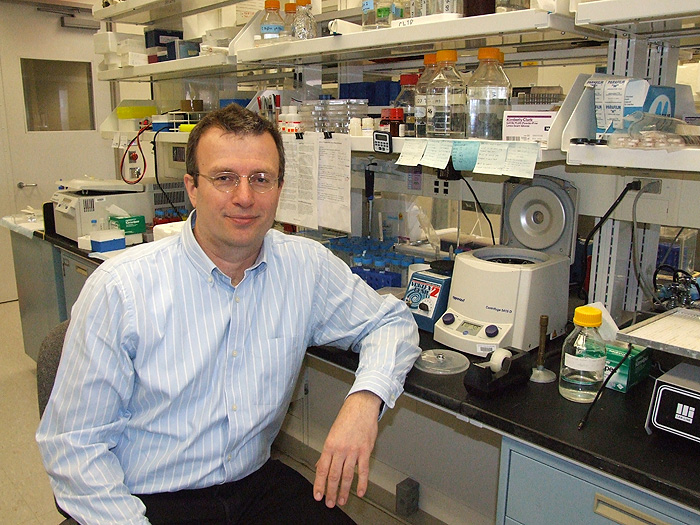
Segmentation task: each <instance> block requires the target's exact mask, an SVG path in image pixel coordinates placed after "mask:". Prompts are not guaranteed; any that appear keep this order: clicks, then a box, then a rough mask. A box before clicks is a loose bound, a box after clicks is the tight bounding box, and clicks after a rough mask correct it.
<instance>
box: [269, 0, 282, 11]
mask: <svg viewBox="0 0 700 525" xmlns="http://www.w3.org/2000/svg"><path fill="white" fill-rule="evenodd" d="M279 8H280V0H265V9H279Z"/></svg>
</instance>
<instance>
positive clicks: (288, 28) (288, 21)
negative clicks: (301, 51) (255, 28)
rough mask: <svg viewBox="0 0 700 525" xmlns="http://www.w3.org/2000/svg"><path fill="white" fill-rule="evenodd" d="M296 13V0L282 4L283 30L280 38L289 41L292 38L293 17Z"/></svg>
mask: <svg viewBox="0 0 700 525" xmlns="http://www.w3.org/2000/svg"><path fill="white" fill-rule="evenodd" d="M296 14H297V4H296V2H287V3H286V4H284V30H283V31H282V33H280V40H285V41H289V40H292V39H293V38H294V17H295V16H296Z"/></svg>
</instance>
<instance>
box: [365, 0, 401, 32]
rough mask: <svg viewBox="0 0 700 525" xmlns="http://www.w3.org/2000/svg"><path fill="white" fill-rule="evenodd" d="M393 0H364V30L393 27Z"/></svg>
mask: <svg viewBox="0 0 700 525" xmlns="http://www.w3.org/2000/svg"><path fill="white" fill-rule="evenodd" d="M393 6H394V2H393V0H362V30H363V31H366V30H369V29H382V28H385V27H391V21H392V19H393V18H394V14H393Z"/></svg>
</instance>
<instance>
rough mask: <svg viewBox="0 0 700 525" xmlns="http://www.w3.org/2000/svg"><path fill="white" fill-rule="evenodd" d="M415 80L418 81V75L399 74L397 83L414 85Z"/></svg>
mask: <svg viewBox="0 0 700 525" xmlns="http://www.w3.org/2000/svg"><path fill="white" fill-rule="evenodd" d="M416 82H418V75H416V74H409V75H401V79H400V80H399V84H401V85H402V86H415V85H416Z"/></svg>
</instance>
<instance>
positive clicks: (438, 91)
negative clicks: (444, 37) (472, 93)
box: [426, 49, 466, 138]
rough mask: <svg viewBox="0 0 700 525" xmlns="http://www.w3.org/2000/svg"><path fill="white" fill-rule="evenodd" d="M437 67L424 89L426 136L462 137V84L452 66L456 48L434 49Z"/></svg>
mask: <svg viewBox="0 0 700 525" xmlns="http://www.w3.org/2000/svg"><path fill="white" fill-rule="evenodd" d="M436 61H437V64H438V71H437V73H436V74H435V76H434V77H433V80H432V81H431V82H430V85H429V86H428V90H427V106H426V128H427V129H426V132H427V135H428V137H436V138H463V137H464V131H465V124H466V121H465V110H466V103H465V102H466V86H465V84H464V80H463V79H462V75H461V74H460V73H459V71H457V69H456V68H455V64H456V63H457V51H455V50H454V49H441V50H440V51H438V52H437V55H436Z"/></svg>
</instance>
